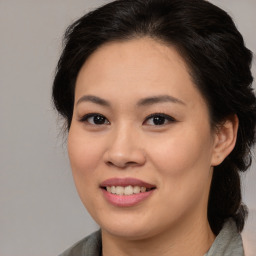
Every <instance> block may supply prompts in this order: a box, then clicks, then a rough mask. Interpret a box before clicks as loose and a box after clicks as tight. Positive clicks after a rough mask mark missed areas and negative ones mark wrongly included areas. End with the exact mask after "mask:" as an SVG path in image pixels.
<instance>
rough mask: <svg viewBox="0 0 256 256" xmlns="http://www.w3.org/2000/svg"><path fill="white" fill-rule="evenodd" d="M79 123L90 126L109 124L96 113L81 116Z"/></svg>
mask: <svg viewBox="0 0 256 256" xmlns="http://www.w3.org/2000/svg"><path fill="white" fill-rule="evenodd" d="M80 121H81V122H87V123H89V124H92V125H103V124H109V121H108V120H107V118H106V117H105V116H103V115H101V114H97V113H91V114H87V115H85V116H83V117H82V118H81V119H80Z"/></svg>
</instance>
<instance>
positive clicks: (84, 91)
mask: <svg viewBox="0 0 256 256" xmlns="http://www.w3.org/2000/svg"><path fill="white" fill-rule="evenodd" d="M88 95H90V96H94V97H98V98H100V99H102V100H104V101H107V103H108V106H107V105H102V104H100V102H99V101H95V100H92V97H91V98H88V97H87V98H86V96H88ZM163 95H165V98H166V95H168V96H169V97H172V98H171V100H166V99H165V100H163V99H160V100H158V102H156V101H152V100H151V101H150V100H148V101H147V102H146V103H145V101H144V104H139V103H141V101H142V100H143V99H145V98H152V97H158V96H163ZM101 103H102V102H101ZM90 113H99V114H101V115H103V116H104V118H105V119H103V120H104V124H101V125H97V124H95V123H94V119H93V117H92V118H87V119H86V118H85V117H84V116H85V115H87V114H90ZM155 113H164V114H165V115H168V116H171V118H172V119H171V121H170V120H167V119H164V122H163V124H161V125H155V123H154V119H153V118H148V116H149V115H151V114H155ZM237 125H238V121H237V118H235V117H233V118H230V120H227V121H226V122H224V124H223V125H222V126H221V127H219V129H213V128H212V127H211V126H210V117H209V112H208V108H207V105H206V102H205V100H204V98H203V97H202V95H201V93H200V92H199V91H198V89H197V87H196V85H195V84H194V83H193V81H192V79H191V77H190V75H189V72H188V68H187V66H186V63H185V62H184V60H183V58H182V57H181V56H180V55H179V54H178V53H177V51H176V50H175V48H174V47H171V46H166V45H164V44H161V43H160V42H157V41H155V40H153V39H151V38H147V37H144V38H139V39H133V40H130V41H124V42H111V43H108V44H105V45H103V46H101V47H100V48H99V49H98V50H96V51H95V52H94V53H93V54H92V55H91V56H90V57H89V59H87V61H86V62H85V63H84V65H83V67H82V68H81V70H80V72H79V74H78V77H77V81H76V89H75V104H74V113H73V119H72V123H71V127H70V131H69V137H68V151H69V158H70V163H71V168H72V172H73V177H74V181H75V184H76V187H77V191H78V193H79V196H80V198H81V200H82V202H83V204H84V205H85V207H86V208H87V210H88V211H89V213H90V214H91V216H92V217H93V218H94V219H95V221H96V222H97V223H98V224H99V225H100V227H101V230H102V241H103V242H102V243H103V255H104V256H108V255H147V256H148V255H174V256H175V255H179V256H182V255H184V256H185V255H186V256H188V255H191V256H193V255H197V256H198V255H204V253H206V252H207V250H208V249H209V248H210V246H211V244H212V243H213V241H214V238H215V237H214V234H213V233H212V231H211V229H210V227H209V223H208V221H207V202H208V196H209V189H210V184H211V179H212V172H213V166H215V165H217V164H219V163H221V161H223V159H224V158H225V157H226V156H227V155H228V154H229V152H230V151H231V150H232V149H233V147H234V144H235V139H236V131H237ZM114 177H115V178H116V177H118V178H124V177H132V178H137V179H140V180H143V181H145V182H147V183H150V184H154V185H155V186H156V189H155V190H154V192H153V193H152V195H151V196H150V197H148V198H147V199H146V200H144V201H142V202H140V203H139V204H137V205H135V206H131V207H117V206H113V205H112V204H110V203H109V202H107V200H106V199H105V198H104V196H103V193H102V190H101V189H100V188H99V185H100V183H102V182H103V181H104V180H106V179H109V178H114Z"/></svg>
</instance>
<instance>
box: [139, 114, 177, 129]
mask: <svg viewBox="0 0 256 256" xmlns="http://www.w3.org/2000/svg"><path fill="white" fill-rule="evenodd" d="M156 116H160V117H163V118H165V119H166V120H167V121H169V122H171V123H172V122H176V121H177V120H176V119H175V118H174V117H172V116H170V115H167V114H164V113H153V114H150V115H149V116H147V117H146V118H145V121H144V122H143V124H145V122H147V121H148V120H149V119H150V118H153V117H156ZM159 126H163V125H159Z"/></svg>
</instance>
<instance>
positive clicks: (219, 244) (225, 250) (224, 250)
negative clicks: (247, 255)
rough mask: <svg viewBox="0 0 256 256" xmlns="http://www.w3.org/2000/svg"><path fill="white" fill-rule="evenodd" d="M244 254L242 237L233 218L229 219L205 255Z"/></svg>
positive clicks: (242, 255)
mask: <svg viewBox="0 0 256 256" xmlns="http://www.w3.org/2000/svg"><path fill="white" fill-rule="evenodd" d="M217 255H220V256H244V248H243V242H242V237H241V235H240V233H238V232H237V228H236V224H235V222H234V221H233V220H228V221H227V222H226V223H225V224H224V226H223V228H222V230H221V231H220V233H219V234H218V236H217V237H216V238H215V240H214V243H213V244H212V246H211V248H210V250H209V251H208V252H207V253H206V254H205V256H217Z"/></svg>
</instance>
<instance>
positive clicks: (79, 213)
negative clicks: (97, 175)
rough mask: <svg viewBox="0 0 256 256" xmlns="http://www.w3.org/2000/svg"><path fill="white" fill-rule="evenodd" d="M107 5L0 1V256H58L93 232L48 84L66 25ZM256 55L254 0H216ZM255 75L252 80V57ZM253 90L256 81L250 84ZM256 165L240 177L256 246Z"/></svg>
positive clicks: (248, 232)
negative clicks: (88, 12)
mask: <svg viewBox="0 0 256 256" xmlns="http://www.w3.org/2000/svg"><path fill="white" fill-rule="evenodd" d="M107 2H109V1H100V0H98V1H95V0H93V1H89V0H75V1H71V0H44V1H33V0H0V88H1V91H0V92H1V93H0V145H1V146H0V255H1V256H21V255H26V256H32V255H33V256H35V255H39V256H41V255H42V256H50V255H57V254H58V253H60V252H62V251H63V250H64V249H66V248H67V247H69V246H70V245H71V244H72V243H74V242H76V241H77V240H79V239H80V238H82V237H84V236H85V235H87V234H89V233H90V232H92V231H93V230H95V229H97V225H96V224H95V223H94V222H93V221H92V219H91V218H90V216H89V215H88V213H87V212H86V211H85V210H84V207H83V205H82V204H81V202H80V200H79V198H78V196H77V193H76V190H75V187H74V185H73V180H72V176H71V172H70V169H69V163H68V158H67V153H66V144H65V137H64V138H63V136H62V135H61V133H60V132H61V130H60V127H61V120H60V119H59V118H58V116H57V114H56V113H55V112H54V111H53V107H52V105H51V100H50V97H51V84H52V80H53V75H54V69H55V66H56V63H57V59H58V57H59V54H60V52H61V38H62V35H63V32H64V30H65V28H66V27H67V25H69V24H70V23H71V22H72V21H74V20H75V19H76V18H78V17H79V16H81V15H82V14H83V13H85V12H87V11H89V10H91V9H93V8H94V7H96V6H99V5H100V4H102V3H107ZM211 2H213V3H215V4H217V5H218V6H220V7H222V8H224V9H225V10H227V11H228V12H229V13H230V14H231V15H232V17H233V18H234V20H235V22H236V24H237V26H238V28H239V29H240V31H241V32H242V34H243V35H244V38H245V41H246V44H247V46H248V47H249V48H250V49H251V50H252V51H253V52H254V53H255V52H256V37H255V24H256V15H255V11H256V1H255V0H251V1H250V0H246V1H241V0H224V1H223V0H222V1H220V0H214V1H211ZM253 72H254V76H255V77H256V64H255V60H254V64H253ZM254 86H255V83H254ZM255 180H256V164H255V159H254V163H253V167H252V168H251V170H250V172H249V173H248V174H247V176H245V177H243V184H244V189H243V191H244V201H245V202H246V204H247V205H248V206H249V208H250V209H251V215H250V218H249V220H248V222H247V225H246V229H245V231H244V233H243V237H244V240H245V244H246V247H247V250H248V255H253V251H254V252H256V248H255V247H254V248H253V241H254V244H256V231H255V230H256V214H255V209H256V199H255V197H256V193H255V191H256V190H255V185H254V184H255Z"/></svg>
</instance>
